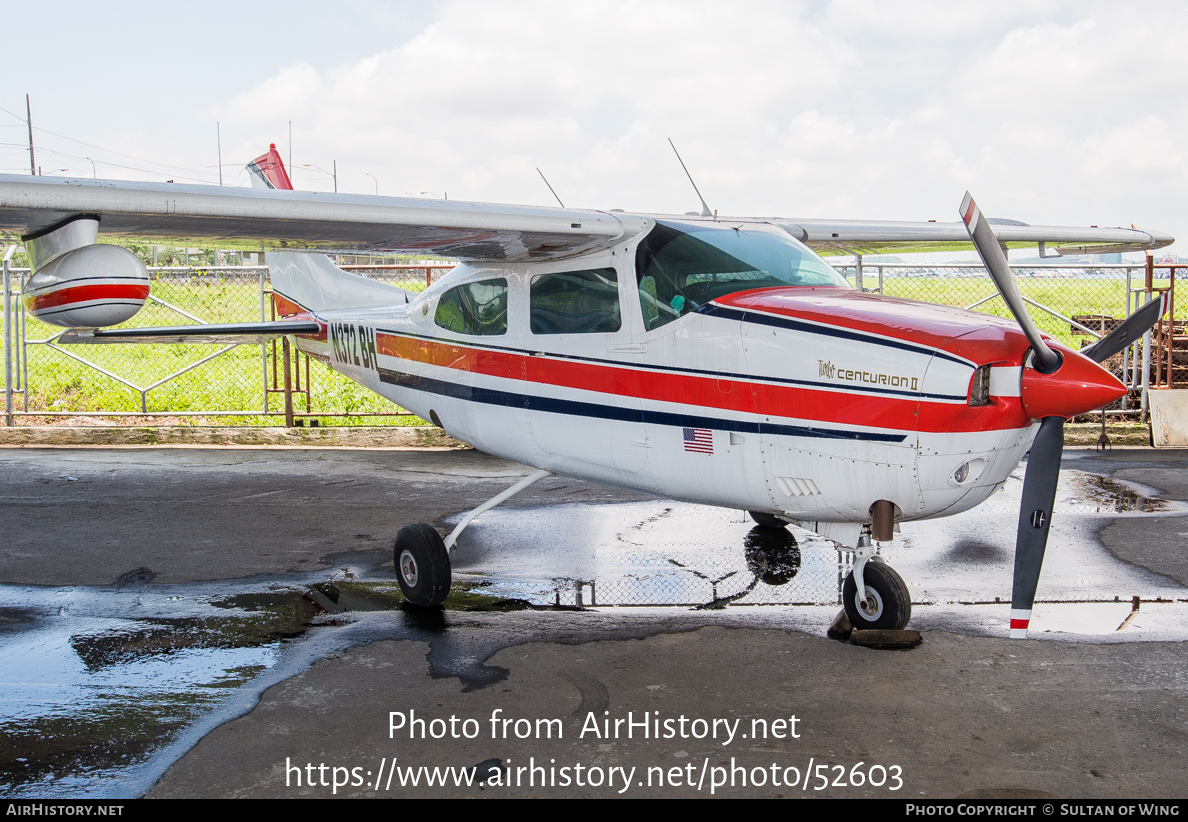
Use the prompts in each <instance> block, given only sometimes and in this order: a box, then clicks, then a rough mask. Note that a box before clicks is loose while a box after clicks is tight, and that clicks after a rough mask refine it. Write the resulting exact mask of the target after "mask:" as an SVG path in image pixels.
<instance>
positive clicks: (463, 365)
mask: <svg viewBox="0 0 1188 822" xmlns="http://www.w3.org/2000/svg"><path fill="white" fill-rule="evenodd" d="M376 347H377V350H378V353H380V354H385V355H387V356H389V357H396V358H398V359H402V360H409V361H412V362H419V363H425V364H427V365H435V366H438V367H441V368H450V369H453V370H456V371H464V372H469V373H474V374H483V375H485V376H489V377H499V378H502V379H509V380H525V381H528V382H533V383H539V384H542V385H551V386H556V387H561V388H575V389H579V390H582V391H592V392H595V393H599V394H611V395H614V396H619V397H639V398H640V399H644V400H653V401H656V402H670V403H679V404H681V405H689V406H699V407H702V408H717V409H721V410H725V411H737V412H740V413H746V414H763V415H767V416H776V417H786V418H792V419H801V420H813V421H820V422H832V423H839V424H842V425H862V426H869V427H873V428H888V429H892V430H897V431H916V430H922V431H944V432H954V431H989V430H1001V429H1013V428H1023V427H1025V426H1026V425H1028V424H1029V423H1030V420H1029V419H1028V418H1027V417H1026V415H1025V414H1023V411H1022V406H1021V404H1020V402H1019V400H1018V398H1009V399H1002V398H998V399H995V401H994V403H993V404H992V405H988V406H981V407H976V408H970V407H969V406H968V405H965V404H964V403H962V404H956V403H936V402H920V401H919V400H917V399H915V398H914V397H905V398H903V399H896V398H891V397H880V396H872V395H871V394H864V393H856V392H846V391H822V390H819V389H814V388H799V387H792V386H786V385H770V384H767V383H757V382H744V381H742V380H720V379H718V378H716V377H703V376H696V375H692V374H673V373H668V372H663V371H647V370H642V369H637V368H632V367H631V366H629V365H626V364H625V365H624V366H621V367H620V366H612V365H601V364H597V363H585V362H574V361H572V360H561V359H553V358H550V357H547V356H546V357H533V356H528V355H524V354H516V353H512V352H507V351H490V350H487V349H482V348H471V347H469V346H465V345H461V344H458V343H450V342H444V341H440V340H424V339H416V338H411V337H401V336H396V335H393V334H385V333H383V332H380V333H379V334H378V335H377V338H376Z"/></svg>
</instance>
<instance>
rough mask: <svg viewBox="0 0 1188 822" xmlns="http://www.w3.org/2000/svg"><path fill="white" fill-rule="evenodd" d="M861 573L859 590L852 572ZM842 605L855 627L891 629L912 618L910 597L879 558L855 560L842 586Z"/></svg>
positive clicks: (898, 577)
mask: <svg viewBox="0 0 1188 822" xmlns="http://www.w3.org/2000/svg"><path fill="white" fill-rule="evenodd" d="M855 572H858V573H860V574H862V583H863V585H862V588H863V590H862V592H861V593H860V592H859V590H858V583H857V582H856V581H855V579H854V573H855ZM842 607H844V608H845V610H846V616H847V617H849V618H850V624H851V625H853V626H854V628H855V630H869V629H875V630H894V631H899V630H902V629H904V628H906V627H907V624H908V620H910V619H911V618H912V598H911V595H910V594H909V593H908V587H907V584H906V583H905V582H904V581H903V577H901V576H900V575H899V574H897V573H895V571H894V570H893V569H892V568H891V566H890V565H887V564H886V563H885V562H883V560H882V559H881V558H880V557H877V556H872V557H870V558H869V559H866V560H865V562H863V561H862V560H860V561H859V562H858V563H855V567H854V571H851V572H850V575H849V576H847V577H846V581H845V583H844V584H843V585H842Z"/></svg>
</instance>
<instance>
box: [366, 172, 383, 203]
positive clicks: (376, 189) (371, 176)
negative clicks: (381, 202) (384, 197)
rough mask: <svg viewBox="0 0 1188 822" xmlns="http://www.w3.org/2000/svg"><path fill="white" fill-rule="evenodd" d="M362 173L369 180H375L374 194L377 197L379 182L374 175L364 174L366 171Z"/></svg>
mask: <svg viewBox="0 0 1188 822" xmlns="http://www.w3.org/2000/svg"><path fill="white" fill-rule="evenodd" d="M363 173H364V174H366V175H367V176H368V177H370V178H371V179H373V180H375V194H376V196H377V197H378V196H379V180H376V179H375V175H374V174H371V173H369V172H366V171H364V172H363Z"/></svg>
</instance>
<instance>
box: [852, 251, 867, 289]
mask: <svg viewBox="0 0 1188 822" xmlns="http://www.w3.org/2000/svg"><path fill="white" fill-rule="evenodd" d="M854 286H855V287H856V288H857V289H858V290H859V291H865V290H866V283H864V282H863V281H862V255H861V254H855V255H854Z"/></svg>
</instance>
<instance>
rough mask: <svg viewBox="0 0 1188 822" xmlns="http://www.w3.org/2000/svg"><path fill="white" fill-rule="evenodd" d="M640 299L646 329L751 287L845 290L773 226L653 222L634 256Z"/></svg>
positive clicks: (828, 271)
mask: <svg viewBox="0 0 1188 822" xmlns="http://www.w3.org/2000/svg"><path fill="white" fill-rule="evenodd" d="M635 276H636V279H637V281H638V283H639V301H640V305H641V306H642V308H643V316H644V325H646V326H647V328H648V330H649V331H650V330H652V329H653V328H659V327H660V326H662V325H664V324H665V323H668V322H671V321H672V320H675V319H676V318H677V317H679V316H681V315H682V314H685V313H687V312H689V311H695V310H696V309H697V308H698V307H699V306H702V305H704V304H705V303H708V302H709V301H710V300H714V299H717V298H718V297H724V296H725V295H727V294H733V293H734V292H736V291H746V290H749V289H752V288H770V287H773V286H787V285H825V286H837V287H840V288H847V287H848V284H847V283H846V280H845V278H844V277H842V276H841V274H839V273H837V272H836V271H835V270H834V269H833V266H831V265H829V263H827V262H825V261H824V260H822V259H821V258H820V257H818V256H817V255H816V254H814V253H813V252H812V251H810V250H809V248H808V247H807V246H805V245H804V244H803V243H800V242H799V241H797V240H795V239H793V238H792V237H791V236H789V235H788V234H787V233H785V232H783V231H780V230H779V229H776V228H771V227H766V226H763V227H760V226H753V225H740V226H732V225H730V224H728V223H726V224H723V223H714V224H705V223H683V222H676V221H669V220H665V221H657V223H656V227H655V228H654V229H652V231H651V233H650V234H648V236H647V237H645V238H644V240H643V242H641V243H640V244H639V249H638V250H637V251H636V255H635Z"/></svg>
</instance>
